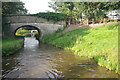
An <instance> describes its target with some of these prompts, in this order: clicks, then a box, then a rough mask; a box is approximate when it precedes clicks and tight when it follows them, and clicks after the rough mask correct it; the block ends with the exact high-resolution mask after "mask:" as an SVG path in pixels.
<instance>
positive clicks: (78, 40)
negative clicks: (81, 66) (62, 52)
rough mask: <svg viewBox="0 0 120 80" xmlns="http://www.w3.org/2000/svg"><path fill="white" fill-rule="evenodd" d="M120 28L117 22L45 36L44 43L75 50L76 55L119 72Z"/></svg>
mask: <svg viewBox="0 0 120 80" xmlns="http://www.w3.org/2000/svg"><path fill="white" fill-rule="evenodd" d="M118 27H120V24H118V23H117V22H115V23H112V24H107V25H104V26H101V27H98V28H91V29H87V28H86V29H76V30H73V31H69V32H67V33H65V34H62V33H54V34H50V35H45V36H43V38H42V42H43V43H48V44H51V45H53V46H56V47H60V48H63V49H70V50H74V51H75V54H78V55H80V56H87V57H89V58H93V59H94V60H95V61H96V63H97V64H98V65H100V66H103V67H106V68H107V69H109V70H114V71H115V72H116V73H119V74H120V70H118V65H119V64H118Z"/></svg>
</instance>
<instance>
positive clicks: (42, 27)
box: [10, 23, 63, 37]
mask: <svg viewBox="0 0 120 80" xmlns="http://www.w3.org/2000/svg"><path fill="white" fill-rule="evenodd" d="M25 25H29V26H34V27H36V29H37V30H39V32H40V35H41V37H42V36H43V35H45V34H51V33H54V32H55V31H56V30H58V29H59V28H63V25H59V24H47V23H12V24H11V26H10V31H11V35H13V36H14V33H15V31H16V30H17V29H18V28H20V27H21V26H25Z"/></svg>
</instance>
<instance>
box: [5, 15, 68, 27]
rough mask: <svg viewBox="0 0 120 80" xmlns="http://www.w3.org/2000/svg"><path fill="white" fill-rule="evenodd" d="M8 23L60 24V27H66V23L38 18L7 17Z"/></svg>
mask: <svg viewBox="0 0 120 80" xmlns="http://www.w3.org/2000/svg"><path fill="white" fill-rule="evenodd" d="M5 18H6V20H7V21H8V23H51V24H60V25H65V24H66V23H65V21H58V22H53V21H51V20H50V21H48V20H47V19H44V18H38V17H36V16H9V17H5Z"/></svg>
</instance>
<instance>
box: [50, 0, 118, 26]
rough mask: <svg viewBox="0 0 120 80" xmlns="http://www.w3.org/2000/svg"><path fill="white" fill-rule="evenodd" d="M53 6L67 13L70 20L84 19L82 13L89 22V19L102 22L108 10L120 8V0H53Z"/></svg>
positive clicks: (51, 4)
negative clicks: (108, 0)
mask: <svg viewBox="0 0 120 80" xmlns="http://www.w3.org/2000/svg"><path fill="white" fill-rule="evenodd" d="M49 4H50V6H49V7H51V8H53V9H54V10H55V11H56V12H60V13H64V14H66V15H67V17H68V19H67V21H68V20H72V19H74V20H77V19H79V18H81V19H82V16H83V15H82V14H84V15H85V18H84V19H86V20H87V24H89V20H92V19H94V20H96V21H98V20H99V22H102V20H103V18H105V17H106V12H108V11H111V10H118V9H120V7H119V5H120V3H119V2H55V1H54V0H53V2H51V3H49Z"/></svg>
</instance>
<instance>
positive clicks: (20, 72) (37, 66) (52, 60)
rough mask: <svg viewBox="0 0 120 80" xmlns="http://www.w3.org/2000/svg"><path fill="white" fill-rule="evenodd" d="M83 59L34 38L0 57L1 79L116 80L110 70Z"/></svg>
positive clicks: (114, 74) (29, 38)
mask: <svg viewBox="0 0 120 80" xmlns="http://www.w3.org/2000/svg"><path fill="white" fill-rule="evenodd" d="M93 62H94V61H93V60H90V59H88V58H85V57H80V56H78V55H75V54H73V51H70V50H62V49H58V48H55V47H53V46H50V45H47V44H42V43H40V44H39V42H38V41H37V40H35V38H32V37H28V38H25V40H24V48H23V49H22V50H20V51H19V52H18V53H16V54H15V55H11V56H9V57H3V70H2V72H3V77H4V78H61V77H64V78H117V77H118V75H117V74H116V73H115V72H114V71H108V70H106V68H103V67H100V66H97V65H95V64H94V63H93Z"/></svg>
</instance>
